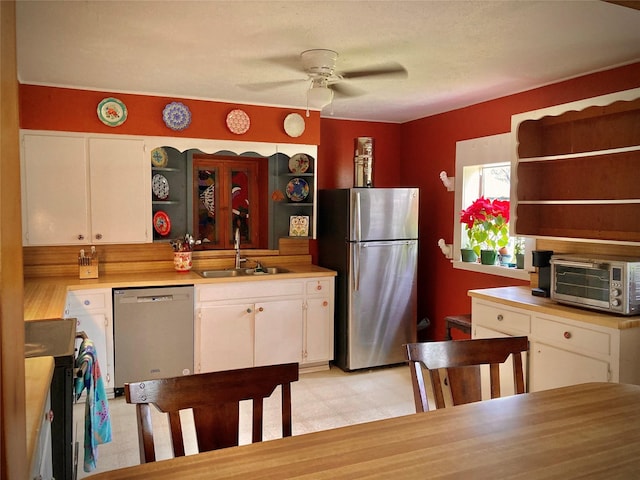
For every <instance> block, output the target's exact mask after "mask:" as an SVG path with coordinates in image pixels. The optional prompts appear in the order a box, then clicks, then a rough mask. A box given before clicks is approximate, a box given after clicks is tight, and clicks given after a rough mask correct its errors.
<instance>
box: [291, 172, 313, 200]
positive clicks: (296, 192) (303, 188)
mask: <svg viewBox="0 0 640 480" xmlns="http://www.w3.org/2000/svg"><path fill="white" fill-rule="evenodd" d="M286 194H287V197H289V200H291V201H292V202H302V201H304V199H305V198H307V197H308V196H309V184H308V183H307V182H306V181H305V180H303V179H302V178H292V179H291V180H290V181H289V183H287V189H286Z"/></svg>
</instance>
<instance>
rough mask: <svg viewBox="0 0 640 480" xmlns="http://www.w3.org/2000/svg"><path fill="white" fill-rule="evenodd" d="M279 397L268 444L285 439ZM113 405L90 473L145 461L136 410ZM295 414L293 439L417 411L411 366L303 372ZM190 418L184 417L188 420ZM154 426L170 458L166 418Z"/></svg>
mask: <svg viewBox="0 0 640 480" xmlns="http://www.w3.org/2000/svg"><path fill="white" fill-rule="evenodd" d="M279 398H280V395H279V391H276V392H275V393H274V395H273V396H272V397H271V398H269V399H268V401H267V402H265V420H264V421H265V425H264V438H265V440H268V439H272V438H278V437H279V436H280V430H279V429H280V427H279V422H280V418H279V414H277V413H275V414H274V412H278V409H279V402H280V399H279ZM109 407H110V412H111V427H112V436H113V440H112V441H111V442H110V443H107V444H104V445H101V446H99V447H98V454H99V457H98V468H97V469H96V470H94V471H93V472H91V473H98V472H104V471H108V470H112V469H115V468H120V467H125V466H130V465H137V464H138V463H139V460H140V459H139V454H138V436H137V431H136V419H135V407H134V406H133V405H127V403H126V402H125V400H124V397H118V398H114V399H112V400H110V401H109ZM244 407H245V406H243V408H242V409H241V412H242V413H241V416H242V417H243V418H241V435H240V443H241V444H245V443H249V438H250V430H249V428H250V427H249V423H248V419H249V415H250V410H249V408H250V406H249V405H246V407H247V408H244ZM292 410H293V435H301V434H304V433H309V432H315V431H318V430H326V429H330V428H336V427H342V426H345V425H351V424H355V423H363V422H368V421H372V420H379V419H382V418H388V417H397V416H401V415H408V414H411V413H415V408H414V405H413V393H412V390H411V381H410V375H409V368H408V367H407V366H397V367H388V368H377V369H372V370H366V371H360V372H351V373H345V372H343V371H342V370H340V369H339V368H336V367H332V368H331V369H330V370H326V371H322V372H313V373H304V374H301V375H300V380H299V381H298V382H295V383H294V384H292ZM188 416H189V415H188V414H187V415H185V417H184V418H185V419H187V420H188ZM273 417H276V418H273ZM83 419H84V403H78V404H76V405H75V407H74V422H75V424H76V426H75V431H76V432H77V434H76V438H78V441H79V445H80V453H79V459H78V463H79V465H78V478H84V477H86V476H88V475H89V474H88V473H85V472H83V469H82V452H83V449H82V428H83V421H84V420H83ZM245 420H246V421H245ZM153 422H154V428H155V429H156V434H159V433H160V432H161V433H164V434H165V435H162V436H161V437H160V438H159V439H158V443H157V444H156V455H157V457H158V459H163V458H170V457H171V456H172V455H171V450H170V447H169V435H168V427H167V425H166V420H165V419H164V415H163V414H160V413H157V415H154V418H153ZM245 423H246V425H245ZM156 424H157V426H156ZM184 434H185V438H189V437H191V436H194V433H193V429H192V428H191V429H189V428H188V427H187V428H185V432H184ZM188 443H189V444H188V445H186V447H185V449H186V452H187V454H192V453H196V449H195V440H191V441H190V442H188Z"/></svg>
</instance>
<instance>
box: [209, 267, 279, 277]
mask: <svg viewBox="0 0 640 480" xmlns="http://www.w3.org/2000/svg"><path fill="white" fill-rule="evenodd" d="M196 273H198V275H200V276H202V277H205V278H229V277H240V276H253V275H276V274H278V273H289V270H287V269H286V268H282V267H263V268H262V269H261V270H256V269H255V268H235V269H230V270H204V271H200V272H196Z"/></svg>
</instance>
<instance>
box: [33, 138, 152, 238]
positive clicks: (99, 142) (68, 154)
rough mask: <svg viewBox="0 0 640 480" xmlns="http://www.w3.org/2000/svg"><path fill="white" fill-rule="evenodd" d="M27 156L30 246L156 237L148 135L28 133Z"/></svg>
mask: <svg viewBox="0 0 640 480" xmlns="http://www.w3.org/2000/svg"><path fill="white" fill-rule="evenodd" d="M21 160H22V191H23V194H22V214H23V219H24V220H23V243H24V245H74V244H80V245H81V244H87V243H97V244H100V243H142V242H147V241H151V239H150V234H149V229H150V226H149V221H148V219H149V212H150V211H151V206H150V200H149V195H148V191H149V190H150V185H149V179H148V176H149V172H150V169H151V167H150V164H149V162H145V160H144V142H143V141H142V140H136V139H133V140H132V139H119V138H90V137H87V136H82V135H63V134H59V135H56V134H35V133H33V134H32V133H28V134H23V136H22V156H21Z"/></svg>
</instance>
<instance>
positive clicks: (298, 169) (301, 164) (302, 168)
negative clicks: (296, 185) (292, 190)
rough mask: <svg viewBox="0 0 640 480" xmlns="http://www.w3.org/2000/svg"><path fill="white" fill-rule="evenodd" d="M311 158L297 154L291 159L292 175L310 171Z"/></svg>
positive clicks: (290, 168)
mask: <svg viewBox="0 0 640 480" xmlns="http://www.w3.org/2000/svg"><path fill="white" fill-rule="evenodd" d="M309 163H310V162H309V157H308V156H307V155H305V154H304V153H296V154H295V155H294V156H293V157H291V158H290V159H289V171H290V172H291V173H305V172H306V171H307V170H309Z"/></svg>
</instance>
